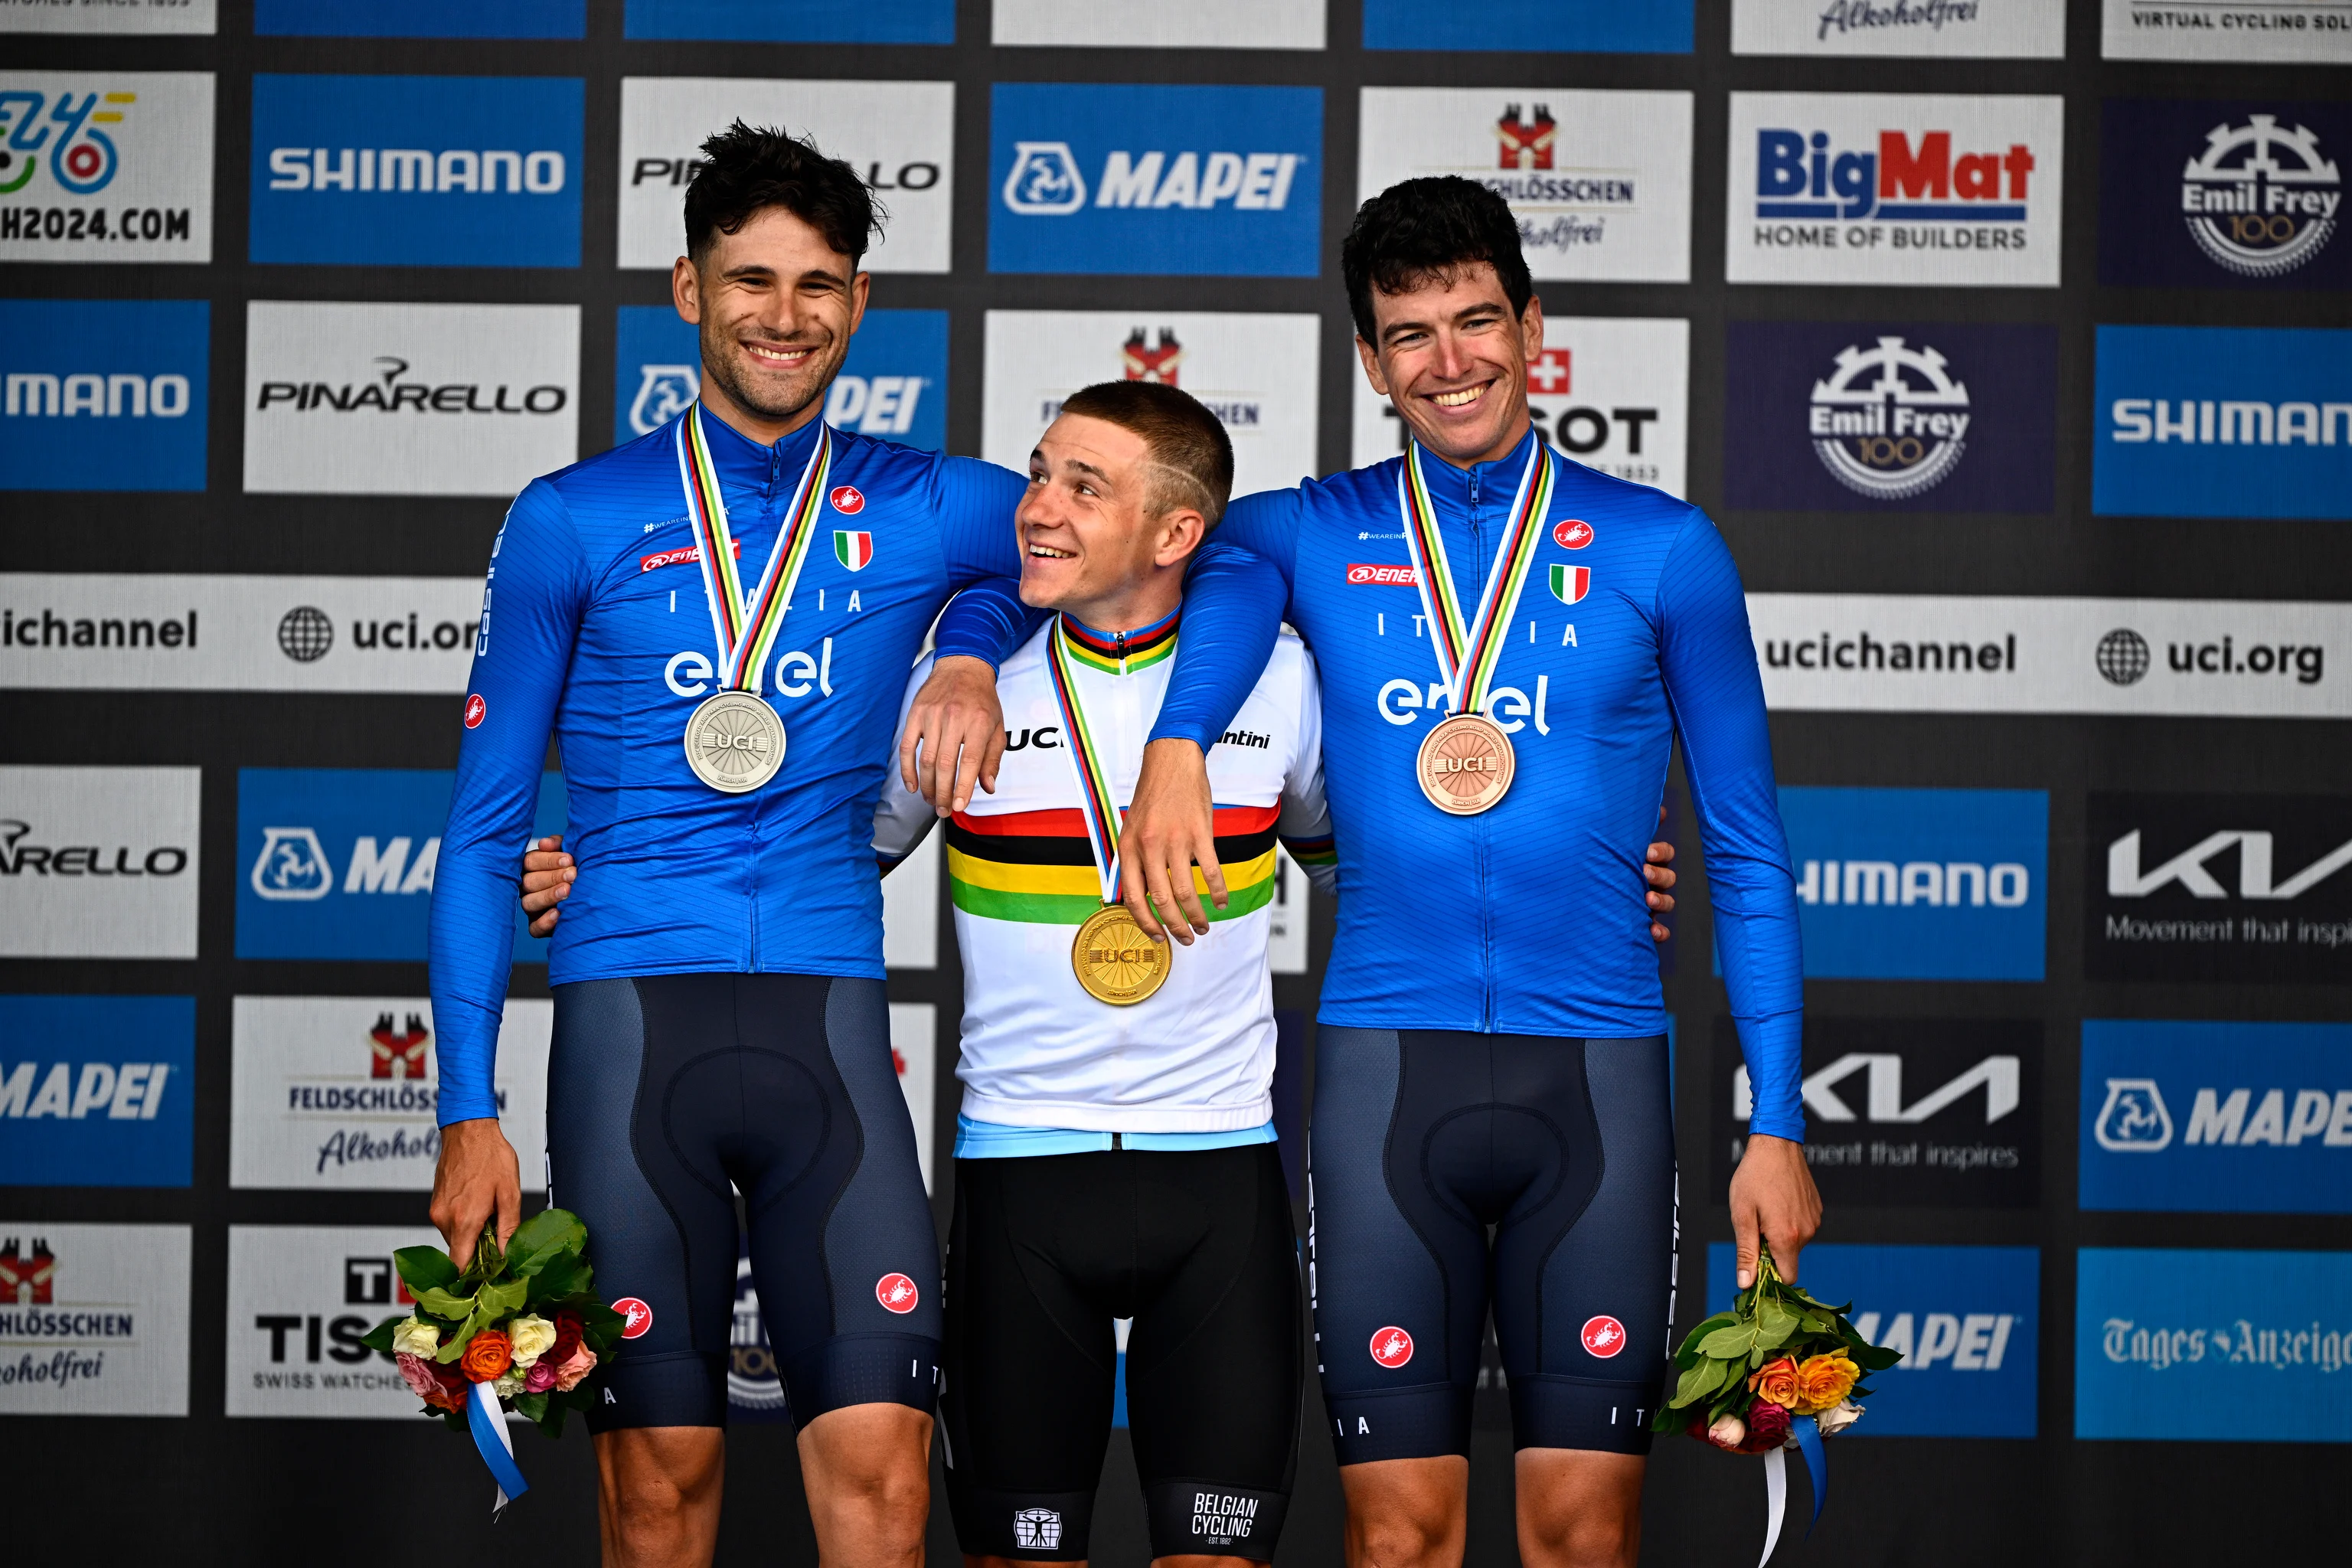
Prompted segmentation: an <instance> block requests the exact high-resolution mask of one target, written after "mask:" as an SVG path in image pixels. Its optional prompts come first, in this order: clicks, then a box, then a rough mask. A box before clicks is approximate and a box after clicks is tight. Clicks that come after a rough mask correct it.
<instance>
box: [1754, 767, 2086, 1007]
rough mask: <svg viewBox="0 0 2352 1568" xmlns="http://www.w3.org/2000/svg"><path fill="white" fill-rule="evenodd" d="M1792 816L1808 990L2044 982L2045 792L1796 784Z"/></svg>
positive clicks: (1788, 816) (1790, 791) (1785, 803)
mask: <svg viewBox="0 0 2352 1568" xmlns="http://www.w3.org/2000/svg"><path fill="white" fill-rule="evenodd" d="M1780 818H1781V821H1782V822H1783V823H1785V824H1786V825H1787V827H1788V831H1789V857H1790V861H1791V863H1792V864H1793V865H1794V866H1795V868H1796V873H1797V915H1798V921H1799V923H1800V925H1801V927H1802V929H1803V934H1804V948H1805V973H1806V975H1807V976H1808V977H1809V978H1815V979H1823V980H2039V979H2041V978H2042V953H2043V949H2044V946H2045V942H2044V928H2045V927H2046V925H2047V923H2048V913H2049V910H2048V904H2049V894H2048V884H2049V879H2050V873H2049V868H2050V796H2049V795H2048V794H2046V793H2045V792H2043V791H2042V790H2026V789H1811V788H1804V787H1801V786H1796V785H1790V786H1787V787H1784V788H1783V789H1782V790H1781V791H1780Z"/></svg>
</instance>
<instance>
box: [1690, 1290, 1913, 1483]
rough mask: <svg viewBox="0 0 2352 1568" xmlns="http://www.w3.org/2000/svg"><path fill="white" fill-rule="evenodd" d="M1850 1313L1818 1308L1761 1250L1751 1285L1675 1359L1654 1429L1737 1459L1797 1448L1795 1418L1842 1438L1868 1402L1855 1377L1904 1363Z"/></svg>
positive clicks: (1695, 1332)
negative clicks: (1671, 1385)
mask: <svg viewBox="0 0 2352 1568" xmlns="http://www.w3.org/2000/svg"><path fill="white" fill-rule="evenodd" d="M1849 1310H1852V1304H1851V1303H1849V1304H1848V1305H1847V1306H1843V1307H1830V1306H1824V1305H1822V1303H1821V1302H1819V1301H1817V1300H1813V1298H1812V1297H1811V1296H1810V1295H1808V1294H1806V1293H1805V1292H1804V1291H1803V1290H1801V1289H1798V1288H1797V1287H1796V1286H1794V1285H1792V1284H1790V1283H1789V1282H1788V1281H1787V1280H1785V1279H1781V1278H1780V1273H1779V1271H1778V1270H1777V1269H1775V1268H1773V1267H1772V1252H1771V1249H1770V1248H1769V1247H1762V1248H1759V1253H1758V1256H1757V1259H1756V1282H1755V1283H1754V1284H1753V1285H1751V1286H1749V1287H1748V1289H1745V1290H1742V1291H1741V1292H1739V1294H1738V1296H1737V1297H1735V1298H1734V1299H1733V1300H1732V1304H1731V1310H1729V1311H1727V1312H1717V1314H1716V1315H1715V1316H1713V1317H1712V1318H1709V1319H1707V1320H1706V1321H1705V1322H1703V1323H1701V1324H1699V1325H1698V1327H1696V1328H1695V1329H1693V1330H1692V1331H1690V1336H1689V1337H1688V1338H1687V1339H1685V1340H1684V1341H1683V1346H1682V1349H1681V1350H1679V1351H1677V1352H1675V1371H1676V1373H1677V1377H1676V1381H1675V1390H1674V1393H1673V1394H1672V1395H1671V1396H1670V1397H1669V1398H1668V1399H1667V1401H1666V1405H1665V1408H1664V1409H1662V1410H1660V1411H1659V1412H1658V1415H1657V1420H1656V1421H1655V1423H1654V1426H1655V1428H1656V1429H1657V1430H1658V1431H1661V1432H1671V1431H1673V1430H1674V1429H1675V1427H1677V1426H1679V1427H1681V1428H1683V1429H1684V1430H1685V1431H1686V1432H1688V1433H1689V1434H1690V1435H1691V1436H1694V1437H1696V1438H1698V1439H1700V1440H1701V1441H1702V1442H1706V1443H1712V1444H1714V1445H1715V1446H1716V1447H1718V1448H1726V1449H1729V1450H1730V1451H1731V1452H1733V1453H1738V1454H1765V1453H1770V1452H1773V1451H1774V1450H1777V1449H1779V1448H1781V1447H1795V1446H1796V1443H1797V1439H1796V1436H1794V1435H1793V1434H1792V1424H1793V1423H1794V1422H1795V1421H1796V1420H1797V1419H1798V1418H1799V1417H1804V1416H1810V1417H1811V1419H1812V1421H1813V1423H1814V1424H1815V1426H1817V1427H1818V1428H1819V1430H1820V1432H1821V1435H1822V1436H1824V1437H1829V1436H1835V1435H1836V1434H1838V1433H1840V1432H1843V1430H1845V1429H1846V1428H1847V1427H1848V1426H1853V1423H1854V1422H1855V1421H1856V1420H1857V1419H1859V1418H1860V1416H1861V1415H1862V1401H1863V1400H1864V1399H1866V1398H1868V1397H1869V1395H1870V1390H1869V1389H1868V1388H1867V1387H1865V1386H1864V1384H1863V1379H1864V1378H1866V1377H1868V1376H1869V1375H1870V1374H1871V1373H1875V1372H1884V1371H1885V1370H1886V1369H1887V1368H1888V1367H1890V1366H1893V1365H1894V1364H1895V1363H1896V1362H1898V1361H1901V1360H1902V1359H1903V1352H1900V1351H1892V1350H1886V1349H1883V1348H1882V1347H1880V1346H1877V1345H1874V1344H1872V1343H1871V1342H1869V1341H1867V1340H1865V1339H1864V1338H1863V1337H1862V1335H1861V1334H1859V1333H1857V1332H1856V1331H1854V1327H1853V1323H1852V1322H1850V1321H1847V1318H1846V1313H1847V1312H1848V1311H1849Z"/></svg>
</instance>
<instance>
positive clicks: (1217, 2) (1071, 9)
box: [989, 0, 1324, 49]
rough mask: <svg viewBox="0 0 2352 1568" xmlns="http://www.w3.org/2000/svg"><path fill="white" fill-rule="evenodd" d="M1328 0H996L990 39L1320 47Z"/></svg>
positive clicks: (1064, 44)
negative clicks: (1164, 1)
mask: <svg viewBox="0 0 2352 1568" xmlns="http://www.w3.org/2000/svg"><path fill="white" fill-rule="evenodd" d="M1323 5H1324V0H1190V4H1187V5H1181V6H1168V5H1154V4H1151V3H1150V0H1123V3H1116V4H1111V5H1104V4H1101V3H1100V0H995V4H993V5H991V6H990V7H989V41H990V42H991V43H992V44H996V45H998V46H999V47H1003V46H1004V45H1007V44H1013V45H1021V44H1042V45H1045V46H1046V47H1053V48H1072V47H1082V48H1138V49H1150V48H1160V49H1229V48H1251V49H1319V48H1321V47H1323Z"/></svg>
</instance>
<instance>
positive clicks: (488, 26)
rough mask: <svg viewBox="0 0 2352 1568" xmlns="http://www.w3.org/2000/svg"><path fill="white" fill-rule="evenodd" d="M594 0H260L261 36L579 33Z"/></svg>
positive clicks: (256, 22)
mask: <svg viewBox="0 0 2352 1568" xmlns="http://www.w3.org/2000/svg"><path fill="white" fill-rule="evenodd" d="M587 24H588V0H499V4H498V5H475V4H473V3H472V0H255V3H254V7H253V31H254V33H255V35H256V36H257V37H265V38H266V37H273V36H275V37H300V38H576V37H581V36H582V34H583V33H584V32H585V31H586V30H587Z"/></svg>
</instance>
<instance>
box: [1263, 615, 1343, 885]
mask: <svg viewBox="0 0 2352 1568" xmlns="http://www.w3.org/2000/svg"><path fill="white" fill-rule="evenodd" d="M1298 666H1299V671H1298V749H1297V752H1295V753H1294V754H1293V755H1292V757H1291V759H1290V767H1289V770H1288V771H1287V772H1286V773H1285V774H1284V775H1283V780H1282V816H1281V818H1280V820H1279V821H1277V822H1276V824H1275V833H1276V836H1277V837H1280V838H1281V840H1282V847H1284V848H1285V849H1287V850H1289V851H1290V858H1291V859H1292V860H1293V861H1295V862H1296V863H1297V866H1298V868H1299V869H1300V870H1302V871H1304V872H1306V873H1307V880H1308V881H1310V882H1312V883H1314V884H1315V886H1317V887H1318V888H1320V889H1323V891H1325V892H1327V893H1336V892H1338V891H1339V850H1338V848H1337V847H1336V844H1335V841H1334V839H1333V837H1332V833H1331V804H1330V802H1329V801H1328V800H1327V799H1326V798H1325V797H1324V791H1323V689H1322V680H1321V679H1320V678H1319V677H1318V674H1317V672H1316V668H1315V658H1314V656H1313V655H1312V654H1308V653H1305V652H1303V651H1302V652H1301V653H1300V655H1299V658H1298Z"/></svg>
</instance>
